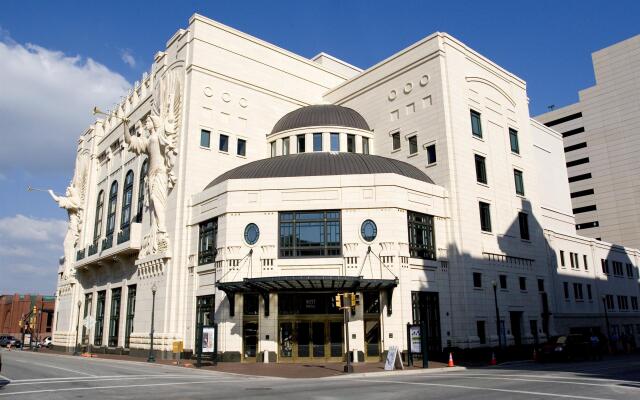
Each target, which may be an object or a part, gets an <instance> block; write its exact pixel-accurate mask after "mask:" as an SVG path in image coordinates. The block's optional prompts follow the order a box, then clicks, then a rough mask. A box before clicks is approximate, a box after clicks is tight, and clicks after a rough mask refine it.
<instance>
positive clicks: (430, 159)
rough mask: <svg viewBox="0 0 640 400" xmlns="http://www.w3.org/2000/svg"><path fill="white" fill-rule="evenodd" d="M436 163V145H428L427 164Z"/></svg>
mask: <svg viewBox="0 0 640 400" xmlns="http://www.w3.org/2000/svg"><path fill="white" fill-rule="evenodd" d="M436 161H437V158H436V145H435V143H434V144H430V145H429V146H427V164H428V165H431V164H435V163H436Z"/></svg>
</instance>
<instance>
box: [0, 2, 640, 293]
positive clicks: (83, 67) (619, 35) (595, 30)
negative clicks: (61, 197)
mask: <svg viewBox="0 0 640 400" xmlns="http://www.w3.org/2000/svg"><path fill="white" fill-rule="evenodd" d="M97 4H98V3H95V2H86V1H66V2H65V1H56V2H53V1H29V2H26V1H5V2H3V3H2V5H1V6H0V121H1V122H2V123H1V125H0V139H2V146H0V276H1V277H2V278H1V279H0V293H12V292H41V293H52V292H53V291H54V289H55V274H56V265H57V258H58V257H59V256H60V255H61V254H62V248H61V243H62V238H63V236H64V220H66V213H65V212H64V211H63V210H61V209H59V208H57V206H56V205H55V203H54V202H53V201H52V200H51V199H50V198H49V197H48V196H47V195H45V194H43V193H27V191H26V187H27V186H28V185H32V186H35V187H43V188H53V189H54V190H56V191H58V192H63V191H64V189H65V187H66V185H67V184H68V181H69V179H70V178H71V174H72V167H73V165H72V164H73V160H74V158H73V152H74V150H75V140H76V139H77V137H78V136H79V135H80V134H81V133H82V131H83V129H85V128H86V127H87V125H88V124H89V123H90V122H91V120H92V117H91V114H90V110H91V107H92V105H94V104H97V105H101V106H103V107H108V106H110V105H111V104H113V103H114V102H116V101H117V100H118V98H119V96H120V95H121V94H123V93H124V92H125V91H126V89H127V87H128V85H130V84H131V83H133V82H134V81H136V80H138V79H139V78H140V76H141V75H142V73H143V72H144V71H146V70H148V69H149V66H150V64H151V61H152V58H153V54H154V53H155V52H156V51H158V50H161V49H163V46H164V43H165V42H166V41H167V39H169V38H170V37H171V35H172V34H173V33H174V32H175V31H176V30H177V29H179V28H185V27H186V26H187V23H188V19H189V17H190V16H191V15H192V14H193V13H195V12H198V13H200V14H203V15H205V16H208V17H210V18H213V19H215V20H218V21H220V22H222V23H225V24H227V25H230V26H232V27H234V28H237V29H239V30H241V31H244V32H247V33H249V34H252V35H254V36H257V37H259V38H261V39H263V40H266V41H268V42H271V43H274V44H276V45H278V46H281V47H283V48H285V49H288V50H291V51H293V52H295V53H298V54H300V55H302V56H306V57H312V56H314V55H315V54H317V53H319V52H320V51H324V52H327V53H329V54H332V55H334V56H336V57H338V58H341V59H343V60H345V61H347V62H349V63H351V64H354V65H356V66H358V67H361V68H367V67H369V66H371V65H373V64H375V63H376V62H378V61H380V60H382V59H383V58H386V57H388V56H390V55H392V54H393V53H395V52H397V51H398V50H401V49H402V48H404V47H406V46H408V45H410V44H411V43H414V42H416V41H418V40H420V39H421V38H423V37H425V36H427V35H429V34H430V33H432V32H434V31H444V32H448V33H450V34H451V35H453V36H455V37H457V38H458V39H460V40H461V41H463V42H464V43H466V44H467V45H468V46H470V47H472V48H473V49H475V50H476V51H478V52H479V53H481V54H483V55H485V56H486V57H488V58H489V59H491V60H493V61H495V62H496V63H498V64H500V65H501V66H503V67H504V68H506V69H507V70H509V71H511V72H513V73H515V74H516V75H518V76H520V77H521V78H523V79H524V80H525V81H526V82H527V86H528V94H529V98H530V110H531V115H536V114H539V113H542V112H544V111H545V110H546V107H547V106H548V105H550V104H555V105H556V106H561V105H565V104H570V103H572V102H575V101H576V100H577V98H578V90H580V89H584V88H586V87H589V86H591V85H593V84H594V78H593V70H592V65H591V53H592V52H593V51H596V50H598V49H601V48H603V47H606V46H609V45H611V44H613V43H616V42H618V41H621V40H624V39H626V38H629V37H631V36H634V35H637V34H638V33H640V28H639V25H638V17H639V16H640V2H638V1H606V2H605V1H587V0H585V1H543V0H537V1H530V2H522V1H520V2H519V1H484V2H477V1H447V2H435V1H410V0H405V1H404V2H389V1H320V0H315V1H301V0H298V1H276V0H271V1H247V0H245V1H236V2H222V1H170V2H169V1H154V2H134V1H113V0H111V1H108V2H101V3H99V6H98V5H97Z"/></svg>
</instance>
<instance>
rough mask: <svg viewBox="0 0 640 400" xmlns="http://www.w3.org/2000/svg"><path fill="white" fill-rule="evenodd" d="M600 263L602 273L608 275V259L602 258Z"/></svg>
mask: <svg viewBox="0 0 640 400" xmlns="http://www.w3.org/2000/svg"><path fill="white" fill-rule="evenodd" d="M600 263H601V264H602V273H603V274H605V275H609V260H605V259H604V258H603V259H601V260H600Z"/></svg>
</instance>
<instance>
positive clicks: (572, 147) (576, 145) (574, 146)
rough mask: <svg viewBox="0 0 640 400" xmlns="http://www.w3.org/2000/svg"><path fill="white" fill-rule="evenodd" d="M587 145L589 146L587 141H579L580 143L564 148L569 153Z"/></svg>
mask: <svg viewBox="0 0 640 400" xmlns="http://www.w3.org/2000/svg"><path fill="white" fill-rule="evenodd" d="M585 147H587V142H582V143H578V144H574V145H571V146H567V147H565V148H564V152H565V153H568V152H570V151H574V150H578V149H584V148H585Z"/></svg>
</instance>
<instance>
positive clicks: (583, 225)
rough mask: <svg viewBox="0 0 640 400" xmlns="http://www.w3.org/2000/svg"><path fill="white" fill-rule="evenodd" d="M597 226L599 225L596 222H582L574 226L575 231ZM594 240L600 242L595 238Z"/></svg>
mask: <svg viewBox="0 0 640 400" xmlns="http://www.w3.org/2000/svg"><path fill="white" fill-rule="evenodd" d="M598 226H600V223H599V222H598V221H591V222H583V223H581V224H576V230H580V229H589V228H597V227H598ZM596 240H601V239H600V238H596Z"/></svg>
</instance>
